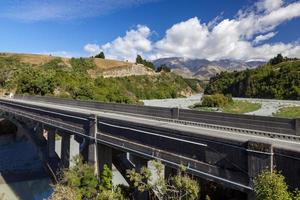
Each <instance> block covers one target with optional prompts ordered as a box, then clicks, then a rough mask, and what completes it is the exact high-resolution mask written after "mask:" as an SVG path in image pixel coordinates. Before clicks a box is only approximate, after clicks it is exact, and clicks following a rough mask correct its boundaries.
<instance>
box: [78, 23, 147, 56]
mask: <svg viewBox="0 0 300 200" xmlns="http://www.w3.org/2000/svg"><path fill="white" fill-rule="evenodd" d="M150 35H151V30H150V29H149V28H148V27H147V26H143V25H138V26H137V27H136V28H134V29H131V30H129V31H127V32H126V34H125V36H123V37H118V38H116V39H115V40H113V41H112V42H108V43H106V44H104V45H101V46H98V45H97V44H88V45H86V46H85V48H84V49H85V50H86V51H88V52H89V53H94V52H91V50H99V51H103V52H104V53H105V55H106V57H108V58H112V59H118V60H130V61H134V60H135V58H136V55H137V54H140V55H143V56H146V55H147V53H148V52H150V51H151V50H152V43H151V41H150V39H149V37H150ZM91 47H92V48H91Z"/></svg>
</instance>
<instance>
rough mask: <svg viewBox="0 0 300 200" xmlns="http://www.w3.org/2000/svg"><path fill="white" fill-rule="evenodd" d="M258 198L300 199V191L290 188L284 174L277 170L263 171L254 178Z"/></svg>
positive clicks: (276, 199)
mask: <svg viewBox="0 0 300 200" xmlns="http://www.w3.org/2000/svg"><path fill="white" fill-rule="evenodd" d="M254 191H255V194H256V199H257V200H300V191H299V190H298V189H296V190H294V191H289V190H288V185H287V184H286V182H285V178H284V176H283V175H282V174H281V173H280V172H277V171H273V172H271V171H270V170H265V171H263V172H262V173H261V174H260V175H259V176H258V177H256V178H255V180H254Z"/></svg>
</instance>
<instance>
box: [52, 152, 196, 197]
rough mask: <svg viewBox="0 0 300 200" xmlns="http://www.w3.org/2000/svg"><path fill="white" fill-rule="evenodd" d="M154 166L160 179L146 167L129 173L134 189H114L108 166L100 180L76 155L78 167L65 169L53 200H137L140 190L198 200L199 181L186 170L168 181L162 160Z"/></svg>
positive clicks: (158, 194)
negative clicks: (136, 194) (135, 197)
mask: <svg viewBox="0 0 300 200" xmlns="http://www.w3.org/2000/svg"><path fill="white" fill-rule="evenodd" d="M152 164H153V166H154V168H155V171H154V172H155V173H156V174H158V176H154V175H153V174H152V172H151V171H150V170H149V169H148V168H146V167H143V168H142V169H141V170H140V172H136V171H135V170H134V169H132V170H127V176H128V178H129V179H130V180H131V181H132V182H131V186H129V187H127V186H124V185H117V186H114V185H113V184H112V177H113V174H112V171H111V170H110V169H109V168H108V167H107V166H106V165H104V167H103V171H102V173H101V177H100V180H99V179H98V178H97V176H96V175H95V173H94V172H95V169H94V168H93V167H92V166H90V165H88V164H86V163H84V162H83V161H82V159H81V158H80V157H78V156H76V157H75V158H74V166H73V167H70V169H65V170H64V171H63V172H62V177H61V181H60V182H59V183H58V184H56V185H54V186H53V189H54V192H53V194H52V196H51V198H50V200H62V199H63V200H82V199H84V200H129V199H133V193H134V192H137V191H138V192H145V191H147V192H148V194H149V197H150V199H151V197H153V195H157V196H159V197H160V198H162V199H164V200H196V199H198V197H199V191H200V188H199V185H198V182H197V181H195V180H193V178H191V177H190V176H188V175H187V174H186V173H185V168H184V167H182V168H181V170H180V173H178V174H177V175H174V176H170V177H169V178H167V179H165V178H164V176H163V171H162V170H163V165H162V164H161V163H160V162H159V161H152ZM154 177H156V178H154Z"/></svg>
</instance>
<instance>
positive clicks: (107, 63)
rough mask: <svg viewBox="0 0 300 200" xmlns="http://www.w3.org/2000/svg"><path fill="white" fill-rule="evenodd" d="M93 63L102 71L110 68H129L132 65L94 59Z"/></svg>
mask: <svg viewBox="0 0 300 200" xmlns="http://www.w3.org/2000/svg"><path fill="white" fill-rule="evenodd" d="M94 62H95V64H96V66H97V68H99V69H102V70H105V69H112V68H123V67H130V66H132V65H133V63H131V62H124V61H118V60H109V59H101V58H94Z"/></svg>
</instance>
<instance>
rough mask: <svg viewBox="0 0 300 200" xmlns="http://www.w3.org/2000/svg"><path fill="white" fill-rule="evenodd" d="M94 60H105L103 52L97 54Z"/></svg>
mask: <svg viewBox="0 0 300 200" xmlns="http://www.w3.org/2000/svg"><path fill="white" fill-rule="evenodd" d="M95 58H102V59H105V55H104V53H103V51H101V52H100V53H99V54H97V55H95Z"/></svg>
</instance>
